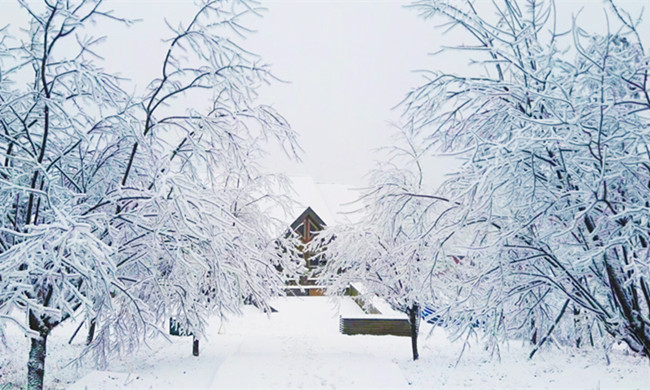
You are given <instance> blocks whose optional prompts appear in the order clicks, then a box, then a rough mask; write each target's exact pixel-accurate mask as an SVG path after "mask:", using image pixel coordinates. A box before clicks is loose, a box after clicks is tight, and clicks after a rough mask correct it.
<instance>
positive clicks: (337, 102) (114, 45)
mask: <svg viewBox="0 0 650 390" xmlns="http://www.w3.org/2000/svg"><path fill="white" fill-rule="evenodd" d="M14 3H15V2H14V1H11V0H0V26H3V25H5V24H8V23H14V24H16V21H20V20H21V17H20V15H21V13H20V12H18V11H17V10H16V7H15V4H14ZM409 3H410V1H401V0H392V1H391V0H384V1H382V0H374V1H373V0H338V1H325V0H322V1H318V0H262V4H263V5H264V6H265V7H266V8H267V9H268V10H267V12H265V13H264V17H263V18H250V19H248V22H249V23H248V24H247V26H248V27H250V28H252V29H254V30H256V33H254V34H252V35H251V36H250V37H249V38H248V39H247V40H246V41H245V42H244V43H243V45H244V46H245V47H246V48H248V49H250V50H251V51H253V52H256V53H258V54H260V55H261V57H262V59H263V61H264V62H266V63H269V64H271V65H272V70H273V72H274V74H275V75H276V76H277V77H279V78H281V79H283V80H287V81H289V83H278V82H276V83H274V84H273V85H271V86H269V87H266V88H265V89H264V90H262V91H261V99H262V102H264V103H267V104H271V105H273V106H274V107H275V108H277V109H278V110H279V111H280V113H282V114H283V115H284V116H285V117H286V118H287V119H288V120H289V122H290V123H291V125H292V126H293V128H294V129H295V130H296V131H297V132H298V133H299V134H300V143H301V146H302V148H303V149H304V154H303V155H302V159H303V163H302V164H296V163H295V162H291V161H289V160H288V159H286V158H284V157H282V156H280V155H279V153H277V152H278V151H274V153H273V155H272V156H270V158H269V162H268V166H269V167H271V168H273V169H274V170H279V171H284V172H285V173H288V174H301V175H310V176H312V177H314V178H315V179H316V180H317V181H321V182H338V183H346V184H351V185H359V184H361V183H362V182H363V176H364V174H365V173H366V172H367V171H368V170H369V169H371V168H372V167H373V165H374V161H375V160H376V159H377V158H378V157H379V155H377V154H376V153H374V152H373V150H374V149H376V148H379V147H381V146H385V145H387V144H389V143H390V142H391V141H390V136H389V135H390V132H391V129H390V123H393V122H397V121H398V120H399V112H398V111H396V110H391V108H392V107H393V106H395V104H396V103H398V102H399V101H400V100H401V99H402V97H403V96H404V95H405V94H406V93H407V92H408V90H409V89H410V88H412V87H415V86H417V85H418V84H419V83H421V82H422V79H421V77H420V76H419V75H418V74H417V73H414V72H413V71H414V70H418V69H444V70H446V71H463V70H465V69H467V67H466V60H465V59H463V58H461V57H459V56H458V55H457V53H454V54H451V53H449V54H443V55H440V54H439V55H436V56H431V55H430V53H434V52H437V51H438V50H439V48H440V45H441V44H445V45H451V44H454V43H457V42H455V41H456V40H458V39H459V36H458V35H454V34H453V33H452V34H447V35H445V36H442V35H441V34H440V30H438V29H436V28H435V26H434V23H433V22H432V21H425V20H422V19H421V18H419V17H418V15H417V13H416V12H415V11H413V10H411V9H406V8H405V7H404V6H405V5H406V4H409ZM477 3H479V5H480V4H481V3H483V4H485V2H484V1H483V0H479V1H477ZM617 3H619V4H621V5H623V6H624V7H625V8H627V9H628V10H630V11H631V12H632V13H638V12H639V11H640V9H641V8H642V6H643V5H645V4H648V1H647V0H625V1H620V0H619V1H617ZM192 4H193V2H192V1H190V0H177V1H170V0H167V1H154V0H148V1H143V0H131V1H126V0H112V1H111V0H107V1H105V8H114V9H115V10H116V11H117V13H118V14H120V15H123V16H127V17H131V18H139V19H142V22H141V23H138V24H137V25H135V26H134V27H131V28H125V27H122V26H113V27H111V30H110V31H106V32H104V33H105V34H106V35H108V41H107V43H106V44H104V46H103V47H102V48H101V50H100V53H102V54H103V55H105V57H106V58H107V63H106V66H107V70H109V71H119V72H121V73H122V74H123V75H124V76H128V77H131V78H133V79H134V81H136V82H138V80H142V81H140V83H146V82H148V81H149V80H151V79H153V78H155V77H156V76H157V75H158V74H159V73H160V64H161V62H162V58H163V56H164V51H165V46H164V44H163V43H162V42H161V38H168V37H169V36H170V33H169V32H168V30H167V29H166V27H165V23H164V19H165V18H166V19H167V20H168V21H169V22H170V23H171V24H172V25H178V23H179V22H185V21H187V20H188V18H190V17H191V15H192V13H193V10H195V9H196V7H193V6H192ZM556 4H557V6H558V10H559V13H558V14H559V16H560V27H561V28H568V27H569V26H570V22H571V16H572V15H574V14H576V13H577V12H578V11H580V10H582V11H581V13H580V18H579V21H580V24H581V26H583V27H584V28H586V29H587V30H590V31H601V32H602V31H603V28H604V25H605V18H604V14H603V11H602V9H603V6H604V3H603V2H602V1H601V0H591V1H589V0H581V1H577V0H575V1H568V0H556ZM649 25H650V23H648V22H644V31H646V32H647V33H644V34H642V35H644V36H646V37H650V28H648V27H649ZM444 165H445V164H439V166H437V167H430V170H431V171H435V170H440V171H441V172H442V171H443V170H444V168H443V166H444Z"/></svg>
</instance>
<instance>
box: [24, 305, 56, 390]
mask: <svg viewBox="0 0 650 390" xmlns="http://www.w3.org/2000/svg"><path fill="white" fill-rule="evenodd" d="M29 327H30V329H31V330H33V331H36V332H38V337H35V338H32V339H31V347H30V350H29V360H28V361H27V389H29V390H41V389H43V380H44V378H45V355H46V344H47V336H48V335H49V334H50V331H51V330H52V328H51V327H49V326H47V325H45V324H43V323H42V320H40V319H38V318H36V316H35V315H34V314H33V313H30V314H29Z"/></svg>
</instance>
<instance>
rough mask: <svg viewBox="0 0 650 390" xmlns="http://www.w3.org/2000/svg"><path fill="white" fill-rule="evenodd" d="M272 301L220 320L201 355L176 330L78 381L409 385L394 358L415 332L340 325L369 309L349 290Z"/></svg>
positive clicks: (91, 384)
mask: <svg viewBox="0 0 650 390" xmlns="http://www.w3.org/2000/svg"><path fill="white" fill-rule="evenodd" d="M273 307H274V308H275V309H277V312H276V313H272V314H271V315H270V316H268V315H266V314H264V313H261V312H259V310H257V309H255V308H253V307H247V308H245V312H244V316H242V317H239V318H235V319H233V320H231V321H230V322H226V323H224V324H213V325H212V326H211V327H210V328H209V329H208V331H207V334H208V340H203V341H201V356H200V357H199V358H194V357H189V358H188V353H189V352H190V351H191V339H190V338H180V339H179V338H174V339H173V344H172V345H169V344H166V345H164V344H163V345H161V348H160V349H157V350H155V351H153V352H152V353H151V354H150V355H149V356H146V357H144V358H143V359H141V360H138V361H137V362H133V361H131V362H129V363H125V364H116V365H113V366H112V367H111V371H105V372H97V371H93V372H90V373H89V374H88V375H86V376H85V377H84V378H82V379H81V380H79V381H78V382H77V383H75V384H74V385H73V386H72V387H71V389H85V388H89V389H91V388H92V389H95V388H102V389H118V388H120V389H122V388H147V389H148V388H152V389H156V388H189V387H193V388H213V389H223V388H264V389H268V388H281V389H286V388H310V389H311V388H335V389H341V388H364V389H365V388H396V389H400V388H408V386H409V385H408V382H407V380H406V379H405V377H404V375H403V374H402V370H401V369H400V367H399V366H398V365H397V364H396V363H395V362H393V361H392V359H393V358H394V357H395V356H394V352H395V349H403V350H404V355H405V356H407V355H408V352H409V349H408V348H409V344H408V339H406V338H403V337H393V336H385V337H381V339H382V340H381V342H379V343H372V342H369V341H370V340H369V339H368V338H367V337H351V336H344V335H341V334H340V333H339V314H341V313H346V314H362V311H361V310H360V309H359V308H358V306H357V305H356V304H355V303H354V302H352V301H351V300H350V299H349V298H344V299H341V300H339V301H333V300H332V299H330V298H325V297H288V298H281V299H278V300H276V301H274V302H273ZM387 342H388V343H389V344H391V346H393V345H394V347H391V348H388V349H386V348H385V347H386V343H387ZM134 363H135V364H134Z"/></svg>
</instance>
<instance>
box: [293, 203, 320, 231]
mask: <svg viewBox="0 0 650 390" xmlns="http://www.w3.org/2000/svg"><path fill="white" fill-rule="evenodd" d="M306 217H309V218H311V219H312V220H313V221H314V222H316V223H317V224H318V225H320V226H321V227H325V226H326V225H327V224H326V223H325V222H324V221H323V220H322V219H321V217H319V216H318V214H316V213H315V212H314V210H312V209H311V207H307V208H306V209H305V211H303V212H302V214H300V216H298V218H296V220H295V221H293V223H292V224H291V229H293V230H296V229H298V226H300V223H302V221H304V219H305V218H306Z"/></svg>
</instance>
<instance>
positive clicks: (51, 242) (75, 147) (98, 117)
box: [0, 0, 297, 388]
mask: <svg viewBox="0 0 650 390" xmlns="http://www.w3.org/2000/svg"><path fill="white" fill-rule="evenodd" d="M20 5H21V7H22V8H23V11H24V12H25V14H26V15H28V16H29V25H27V26H21V27H22V28H23V29H22V30H21V31H18V30H17V29H15V30H11V31H12V32H16V34H19V35H15V36H12V35H10V34H9V30H4V31H2V30H0V33H1V35H0V150H2V156H1V166H0V332H1V331H2V323H3V322H4V321H14V322H19V323H20V325H21V326H22V327H23V328H24V330H25V332H26V333H27V334H28V335H30V336H31V337H32V348H31V351H30V360H29V386H30V388H32V387H33V388H38V387H41V386H42V381H43V370H44V364H43V362H44V359H45V346H46V340H47V336H48V334H49V333H50V331H51V330H52V329H53V328H54V327H56V326H57V325H58V324H60V323H61V322H63V321H65V320H66V319H68V318H70V317H75V318H78V319H83V320H85V324H86V329H87V331H88V333H87V338H88V348H87V350H86V352H89V353H92V354H94V355H95V358H96V359H97V361H98V362H99V363H100V364H101V363H103V362H105V360H106V358H107V357H108V356H110V355H111V354H114V353H124V352H127V351H128V350H130V349H131V348H134V347H136V346H137V345H138V344H139V343H140V342H141V341H143V340H144V339H145V338H146V337H147V336H148V335H150V334H154V333H157V332H160V331H161V330H163V329H164V328H163V327H164V326H166V325H167V324H168V320H169V317H170V316H174V317H175V318H176V320H177V321H178V322H179V323H180V324H181V325H182V326H183V327H184V328H185V329H186V330H188V331H191V332H192V333H194V334H195V335H197V336H200V334H201V331H202V328H203V326H204V323H205V320H206V318H207V317H208V316H210V315H215V314H216V315H219V316H224V315H226V314H227V313H232V312H237V311H238V310H239V308H240V307H241V305H242V304H243V303H244V301H245V300H246V301H249V302H253V303H255V304H257V305H259V306H260V307H264V306H265V305H266V302H267V300H268V298H269V297H271V296H273V295H274V294H276V293H278V292H279V291H278V289H279V288H281V286H282V280H281V274H280V273H279V272H278V271H277V269H282V270H284V272H288V273H291V272H292V271H293V270H294V269H296V265H295V264H294V263H293V262H292V260H291V256H290V255H291V250H290V249H291V248H293V247H294V244H293V241H292V237H290V236H288V237H286V238H280V239H279V240H280V241H281V240H284V239H286V240H287V242H286V243H282V242H280V241H279V240H276V238H277V237H274V236H273V234H277V232H278V230H277V229H276V228H275V227H274V225H273V223H274V222H273V221H272V220H271V218H270V217H268V216H266V215H265V214H264V213H263V212H262V211H261V210H262V209H261V204H260V202H261V201H262V199H263V201H264V202H267V203H266V204H268V202H269V201H273V202H275V201H277V202H280V203H282V202H284V200H283V199H282V197H279V196H274V195H273V193H274V192H273V190H272V188H277V185H278V184H277V183H278V181H280V182H281V181H282V180H281V178H278V177H274V176H270V175H266V174H262V173H261V171H260V170H259V169H258V166H257V161H258V160H259V157H260V155H261V154H262V153H263V148H264V145H265V144H267V143H268V142H277V143H279V144H281V145H282V147H284V148H285V150H286V151H287V154H289V155H290V156H295V153H296V148H297V143H296V138H295V133H294V132H293V131H292V130H291V129H290V127H289V125H288V124H287V122H286V121H285V120H284V119H283V118H282V116H280V115H279V114H278V113H277V112H275V111H274V110H273V109H272V108H270V107H268V106H264V105H261V104H259V103H256V101H255V98H256V89H257V88H258V87H259V86H260V85H261V84H262V83H265V82H266V81H267V80H268V79H269V77H270V74H269V69H268V68H267V67H266V66H265V65H263V64H261V63H260V62H259V58H257V57H256V56H255V55H253V54H251V53H249V52H247V51H245V50H244V49H242V48H241V47H240V46H238V45H237V44H236V42H235V41H233V40H232V38H233V37H236V36H237V35H241V34H245V33H246V32H247V30H246V28H245V27H243V25H242V19H243V18H247V17H248V15H250V14H257V8H256V7H257V6H258V5H257V4H256V3H255V2H249V1H207V2H205V3H203V6H202V7H201V8H200V9H198V10H197V13H196V15H195V16H194V18H193V19H191V20H188V21H187V22H185V23H183V24H181V25H179V26H178V27H175V28H174V29H173V31H172V38H171V39H170V40H169V41H168V51H167V52H166V55H165V57H164V58H162V59H161V61H162V63H161V65H160V66H161V73H160V76H159V77H158V78H156V79H155V80H153V81H151V83H149V85H148V88H147V89H146V92H145V93H144V96H133V95H132V94H130V93H128V92H127V91H126V90H125V89H123V87H122V84H123V83H122V81H121V80H120V79H119V78H118V77H116V76H114V75H111V74H108V73H106V72H105V71H104V70H103V69H102V58H101V57H100V56H99V53H95V51H94V50H95V46H96V44H97V43H98V42H99V41H100V39H97V38H93V37H92V36H93V33H96V31H95V30H93V28H96V22H98V21H99V20H100V19H104V20H105V21H104V22H102V23H108V22H113V23H115V24H120V23H126V24H129V23H130V21H128V20H127V19H122V18H121V17H120V16H116V15H114V14H113V13H111V12H110V11H109V10H108V9H106V8H105V7H104V4H103V3H102V2H101V1H100V0H98V1H91V0H77V1H51V2H49V1H43V2H41V3H34V2H29V3H27V2H20ZM125 16H127V17H128V15H125ZM108 39H110V36H109V37H108ZM200 107H209V109H207V110H201V109H200ZM281 248H283V249H282V250H280V249H281ZM287 248H289V249H287ZM0 348H1V347H0Z"/></svg>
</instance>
